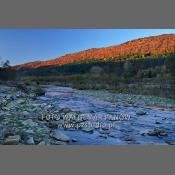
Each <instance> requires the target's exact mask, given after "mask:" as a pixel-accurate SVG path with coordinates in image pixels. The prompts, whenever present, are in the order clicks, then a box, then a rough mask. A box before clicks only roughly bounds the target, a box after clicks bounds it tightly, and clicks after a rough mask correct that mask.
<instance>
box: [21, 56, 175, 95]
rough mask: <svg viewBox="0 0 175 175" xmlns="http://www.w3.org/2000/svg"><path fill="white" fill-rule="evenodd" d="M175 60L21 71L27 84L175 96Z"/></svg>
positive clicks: (82, 63) (77, 64) (151, 59)
mask: <svg viewBox="0 0 175 175" xmlns="http://www.w3.org/2000/svg"><path fill="white" fill-rule="evenodd" d="M174 67H175V57H174V55H171V56H169V57H160V58H144V59H127V60H119V61H113V60H111V61H89V62H87V61H86V62H75V63H71V64H65V65H61V66H54V67H45V68H40V69H33V70H27V71H26V70H25V71H24V70H23V71H22V70H21V71H19V72H18V75H19V76H18V77H19V79H20V80H21V81H25V82H27V83H31V82H34V83H36V82H40V83H41V84H56V85H61V86H70V87H74V88H78V89H107V90H117V91H119V92H129V93H138V94H154V95H158V96H164V97H167V96H168V97H174V96H175V93H174V92H175V90H174V89H175V88H174V87H175V86H174V76H175V70H174Z"/></svg>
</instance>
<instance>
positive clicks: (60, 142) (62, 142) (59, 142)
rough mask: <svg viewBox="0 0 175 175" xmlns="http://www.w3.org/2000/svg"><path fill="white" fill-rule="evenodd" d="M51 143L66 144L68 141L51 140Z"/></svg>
mask: <svg viewBox="0 0 175 175" xmlns="http://www.w3.org/2000/svg"><path fill="white" fill-rule="evenodd" d="M50 143H51V145H66V142H64V141H51V142H50Z"/></svg>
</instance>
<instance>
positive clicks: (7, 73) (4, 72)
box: [0, 60, 16, 81]
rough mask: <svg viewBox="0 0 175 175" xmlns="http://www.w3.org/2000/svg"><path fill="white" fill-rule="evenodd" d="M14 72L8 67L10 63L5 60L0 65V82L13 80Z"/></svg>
mask: <svg viewBox="0 0 175 175" xmlns="http://www.w3.org/2000/svg"><path fill="white" fill-rule="evenodd" d="M15 78H16V71H15V70H14V69H13V68H12V67H11V66H10V61H9V60H6V61H5V62H1V63H0V80H3V81H7V80H15Z"/></svg>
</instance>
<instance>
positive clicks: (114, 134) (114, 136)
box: [109, 132, 118, 138]
mask: <svg viewBox="0 0 175 175" xmlns="http://www.w3.org/2000/svg"><path fill="white" fill-rule="evenodd" d="M109 136H110V137H113V138H118V136H117V134H116V133H114V132H111V133H110V134H109Z"/></svg>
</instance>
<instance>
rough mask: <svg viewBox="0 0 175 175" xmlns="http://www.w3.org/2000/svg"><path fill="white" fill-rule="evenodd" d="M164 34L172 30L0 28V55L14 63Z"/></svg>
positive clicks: (44, 58)
mask: <svg viewBox="0 0 175 175" xmlns="http://www.w3.org/2000/svg"><path fill="white" fill-rule="evenodd" d="M167 33H169V34H170V33H171V34H175V29H0V58H1V61H2V60H3V61H5V60H7V59H8V60H9V61H10V63H11V65H17V64H22V63H26V62H31V61H38V60H48V59H54V58H57V57H59V56H62V55H65V54H68V53H73V52H78V51H81V50H85V49H90V48H100V47H107V46H112V45H118V44H121V43H123V42H126V41H129V40H132V39H137V38H143V37H147V36H153V35H160V34H167Z"/></svg>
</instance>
